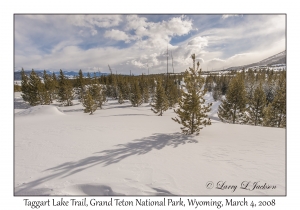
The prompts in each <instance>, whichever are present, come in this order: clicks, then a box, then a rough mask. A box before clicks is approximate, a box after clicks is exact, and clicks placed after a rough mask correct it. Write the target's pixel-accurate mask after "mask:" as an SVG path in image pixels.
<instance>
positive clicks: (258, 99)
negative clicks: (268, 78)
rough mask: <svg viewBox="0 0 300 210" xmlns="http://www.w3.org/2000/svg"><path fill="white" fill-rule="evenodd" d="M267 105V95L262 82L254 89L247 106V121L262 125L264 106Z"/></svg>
mask: <svg viewBox="0 0 300 210" xmlns="http://www.w3.org/2000/svg"><path fill="white" fill-rule="evenodd" d="M265 106H266V95H265V93H264V90H263V88H262V84H260V85H259V86H258V87H257V88H256V89H255V91H254V95H253V97H252V98H251V99H250V100H249V103H248V107H247V120H246V121H247V123H249V124H251V125H262V122H263V115H264V108H265Z"/></svg>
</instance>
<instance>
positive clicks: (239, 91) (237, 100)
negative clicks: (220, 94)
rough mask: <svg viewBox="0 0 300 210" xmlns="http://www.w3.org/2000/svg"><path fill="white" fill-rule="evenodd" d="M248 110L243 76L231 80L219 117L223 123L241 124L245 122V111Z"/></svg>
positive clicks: (238, 75)
mask: <svg viewBox="0 0 300 210" xmlns="http://www.w3.org/2000/svg"><path fill="white" fill-rule="evenodd" d="M245 108H246V91H245V84H244V80H243V77H242V75H241V74H237V75H236V76H235V77H234V78H232V79H231V81H230V83H229V87H228V90H227V93H226V98H225V99H224V100H222V104H220V106H219V109H218V117H219V118H220V120H221V121H222V122H229V123H233V124H235V123H239V122H244V120H245V119H244V117H245V115H244V111H245Z"/></svg>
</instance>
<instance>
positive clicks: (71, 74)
mask: <svg viewBox="0 0 300 210" xmlns="http://www.w3.org/2000/svg"><path fill="white" fill-rule="evenodd" d="M34 71H35V73H37V75H38V76H39V77H43V73H44V70H34ZM30 72H31V70H25V74H26V75H28V76H29V75H30ZM63 72H64V75H65V76H66V77H68V78H75V77H76V76H78V72H75V71H63ZM46 73H47V74H51V75H52V74H53V72H52V71H46ZM89 73H90V75H91V77H93V76H94V72H89ZM95 73H96V76H97V77H99V76H101V75H108V74H107V73H101V72H95ZM54 74H55V75H56V76H58V75H59V72H54ZM87 75H88V72H83V76H84V77H87ZM14 80H21V71H19V70H18V71H15V72H14Z"/></svg>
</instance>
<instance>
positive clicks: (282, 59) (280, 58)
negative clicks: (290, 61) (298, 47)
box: [219, 50, 286, 71]
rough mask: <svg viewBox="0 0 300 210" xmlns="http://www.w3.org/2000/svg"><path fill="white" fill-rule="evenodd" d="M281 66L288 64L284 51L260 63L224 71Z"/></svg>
mask: <svg viewBox="0 0 300 210" xmlns="http://www.w3.org/2000/svg"><path fill="white" fill-rule="evenodd" d="M279 64H286V50H285V51H282V52H280V53H278V54H276V55H273V56H271V57H268V58H266V59H264V60H261V61H259V62H256V63H251V64H248V65H243V66H233V67H229V68H227V69H224V71H229V70H239V69H242V68H245V69H247V68H251V67H254V66H273V65H279ZM219 71H220V70H219Z"/></svg>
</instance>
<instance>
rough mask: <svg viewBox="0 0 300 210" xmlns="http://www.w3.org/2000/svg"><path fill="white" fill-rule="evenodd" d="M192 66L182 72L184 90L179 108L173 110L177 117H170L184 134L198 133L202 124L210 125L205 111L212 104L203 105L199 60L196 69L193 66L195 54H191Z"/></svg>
mask: <svg viewBox="0 0 300 210" xmlns="http://www.w3.org/2000/svg"><path fill="white" fill-rule="evenodd" d="M191 57H192V59H193V68H189V71H188V70H186V71H185V74H184V82H185V85H184V86H183V87H184V88H185V89H186V92H184V91H182V97H181V99H180V101H179V108H178V109H177V110H174V112H175V113H176V114H177V116H178V118H177V117H175V118H172V119H173V120H174V121H175V122H177V123H179V124H181V125H182V126H183V127H181V130H182V132H183V133H184V134H186V135H189V134H194V133H195V134H196V135H199V133H200V130H201V129H203V127H201V126H202V125H204V126H206V125H211V122H210V119H209V118H208V119H207V112H209V111H210V107H211V105H212V104H207V105H205V99H204V95H205V93H206V90H203V85H204V78H203V77H202V76H201V69H199V66H200V64H199V62H198V63H197V69H196V68H195V54H192V56H191Z"/></svg>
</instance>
